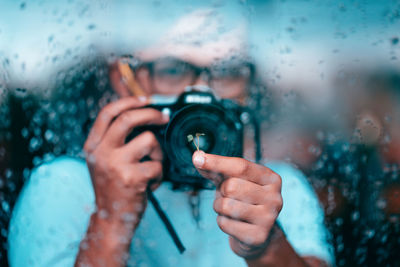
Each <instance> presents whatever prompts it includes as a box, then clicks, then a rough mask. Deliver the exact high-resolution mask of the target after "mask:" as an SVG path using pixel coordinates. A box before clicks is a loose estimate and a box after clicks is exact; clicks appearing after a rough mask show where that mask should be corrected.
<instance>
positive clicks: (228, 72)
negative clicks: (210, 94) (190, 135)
mask: <svg viewBox="0 0 400 267" xmlns="http://www.w3.org/2000/svg"><path fill="white" fill-rule="evenodd" d="M141 68H147V70H148V71H149V74H150V78H151V81H152V83H153V86H154V90H155V91H156V92H158V93H163V94H178V93H181V92H183V90H184V88H185V87H186V86H188V85H193V84H194V83H196V82H197V81H198V79H202V80H203V81H204V82H206V83H208V84H209V86H210V87H211V88H212V89H214V91H215V93H216V94H217V95H219V96H221V97H227V98H234V97H237V96H239V95H241V94H244V93H245V90H246V87H247V85H248V84H249V82H250V81H252V79H253V75H254V65H253V64H251V63H249V62H247V61H243V60H238V59H234V58H233V59H231V60H225V61H222V60H221V61H218V62H215V63H213V64H212V65H211V66H208V67H200V66H196V65H194V64H191V63H189V62H185V61H182V60H180V59H176V58H171V57H167V58H161V59H158V60H156V61H152V62H141V63H138V64H136V66H134V67H133V69H134V70H135V71H139V70H140V69H141Z"/></svg>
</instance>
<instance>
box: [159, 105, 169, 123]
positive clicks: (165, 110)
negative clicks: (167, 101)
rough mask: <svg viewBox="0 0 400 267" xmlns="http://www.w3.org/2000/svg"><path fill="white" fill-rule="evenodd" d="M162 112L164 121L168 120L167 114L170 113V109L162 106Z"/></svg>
mask: <svg viewBox="0 0 400 267" xmlns="http://www.w3.org/2000/svg"><path fill="white" fill-rule="evenodd" d="M161 113H162V118H163V120H164V121H169V115H170V113H171V110H170V109H167V108H164V109H163V110H161Z"/></svg>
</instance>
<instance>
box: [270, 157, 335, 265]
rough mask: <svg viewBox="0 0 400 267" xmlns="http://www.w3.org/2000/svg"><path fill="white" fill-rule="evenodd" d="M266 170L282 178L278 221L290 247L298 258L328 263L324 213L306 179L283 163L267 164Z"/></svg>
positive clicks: (330, 261)
mask: <svg viewBox="0 0 400 267" xmlns="http://www.w3.org/2000/svg"><path fill="white" fill-rule="evenodd" d="M267 167H269V168H270V169H272V170H273V171H274V172H276V173H278V174H279V175H280V176H281V178H282V198H283V208H282V211H281V213H280V214H279V217H278V221H279V223H280V224H281V227H282V229H283V230H284V232H285V234H286V238H287V239H288V241H289V242H290V244H291V245H292V246H293V248H294V249H295V250H296V252H297V253H299V254H300V255H301V256H316V257H318V258H320V259H323V260H325V261H326V262H328V263H332V262H333V251H332V246H331V245H330V243H329V232H328V231H327V229H326V227H325V225H324V212H323V209H322V207H321V205H320V203H319V201H318V198H317V195H316V193H315V192H314V189H313V188H312V187H311V185H310V183H309V182H308V181H307V178H306V177H305V176H304V174H303V173H302V172H301V171H300V170H298V169H297V168H295V167H293V166H291V165H289V164H287V163H284V162H271V163H268V164H267Z"/></svg>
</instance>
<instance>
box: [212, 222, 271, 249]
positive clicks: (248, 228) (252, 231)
mask: <svg viewBox="0 0 400 267" xmlns="http://www.w3.org/2000/svg"><path fill="white" fill-rule="evenodd" d="M217 224H218V226H219V228H221V230H222V231H223V232H224V233H226V234H228V235H230V236H232V237H234V238H236V239H237V240H239V241H241V242H243V243H244V244H246V245H249V246H254V247H258V246H262V245H263V244H264V243H265V242H266V240H267V238H268V234H269V231H270V229H271V227H272V225H271V226H270V227H268V228H265V227H261V226H258V225H254V224H249V223H247V222H241V221H237V220H234V219H231V218H228V217H225V216H218V217H217Z"/></svg>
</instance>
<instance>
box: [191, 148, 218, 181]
mask: <svg viewBox="0 0 400 267" xmlns="http://www.w3.org/2000/svg"><path fill="white" fill-rule="evenodd" d="M208 155H209V154H207V153H205V152H204V151H202V150H199V151H195V152H194V153H193V156H192V162H193V165H194V166H195V167H196V169H197V171H198V172H199V173H200V174H201V176H203V177H204V178H206V179H209V180H211V181H212V182H214V184H215V185H216V186H217V187H218V186H219V185H220V183H221V182H222V180H223V178H222V174H221V173H219V172H216V171H213V170H211V169H208V170H204V169H202V168H203V167H204V166H205V165H206V161H207V160H211V159H210V158H209V157H208Z"/></svg>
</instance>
